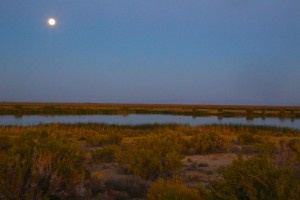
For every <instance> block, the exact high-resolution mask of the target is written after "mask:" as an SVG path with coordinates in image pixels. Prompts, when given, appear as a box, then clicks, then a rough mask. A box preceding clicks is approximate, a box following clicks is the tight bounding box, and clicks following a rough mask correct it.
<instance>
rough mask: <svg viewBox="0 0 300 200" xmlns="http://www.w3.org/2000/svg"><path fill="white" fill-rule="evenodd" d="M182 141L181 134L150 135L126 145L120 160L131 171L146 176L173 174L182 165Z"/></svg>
mask: <svg viewBox="0 0 300 200" xmlns="http://www.w3.org/2000/svg"><path fill="white" fill-rule="evenodd" d="M181 141H182V136H181V135H179V134H173V133H164V134H159V135H148V136H146V137H145V138H143V139H141V140H140V141H138V142H136V143H134V144H130V145H128V146H127V147H125V149H124V151H123V152H122V153H121V154H120V156H119V160H120V162H121V163H122V164H125V165H126V166H127V167H128V170H129V171H130V172H132V173H133V174H135V175H138V176H141V177H144V178H148V179H154V178H157V177H168V176H172V175H173V173H174V172H176V171H177V170H178V169H179V168H180V167H181V165H182V163H181V160H182V158H183V156H182V155H181V153H180V152H181V148H182V147H181V146H182V145H181Z"/></svg>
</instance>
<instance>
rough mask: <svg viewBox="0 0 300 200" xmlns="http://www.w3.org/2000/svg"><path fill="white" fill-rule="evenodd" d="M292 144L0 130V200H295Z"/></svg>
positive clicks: (69, 128) (273, 131)
mask: <svg viewBox="0 0 300 200" xmlns="http://www.w3.org/2000/svg"><path fill="white" fill-rule="evenodd" d="M299 141H300V131H299V130H295V129H287V128H275V127H259V126H230V125H222V126H221V125H220V126H218V125H208V126H198V127H192V126H183V125H158V124H157V125H140V126H115V125H98V124H74V125H68V124H58V123H55V124H51V125H41V126H32V127H17V126H6V127H0V199H1V200H2V199H3V200H7V199H108V200H110V199H146V198H148V199H174V198H177V199H208V200H211V199H283V198H285V199H297V198H298V197H299V195H300V176H299V174H300V173H299V172H300V167H299V166H300V165H299V164H300V153H299V152H300V147H299V146H300V142H299ZM174 177H175V178H174ZM180 180H181V181H180Z"/></svg>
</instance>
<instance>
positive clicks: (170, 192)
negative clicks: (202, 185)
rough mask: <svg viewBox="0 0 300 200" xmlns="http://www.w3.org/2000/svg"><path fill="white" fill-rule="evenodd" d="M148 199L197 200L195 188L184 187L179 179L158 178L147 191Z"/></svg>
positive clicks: (197, 195) (198, 197)
mask: <svg viewBox="0 0 300 200" xmlns="http://www.w3.org/2000/svg"><path fill="white" fill-rule="evenodd" d="M147 198H148V200H174V199H176V200H199V199H201V198H200V196H199V194H198V192H197V190H194V189H190V188H187V187H185V186H184V185H183V184H182V183H181V182H180V180H178V179H171V180H164V179H158V180H157V181H155V182H153V183H152V185H151V186H150V188H149V191H148V193H147Z"/></svg>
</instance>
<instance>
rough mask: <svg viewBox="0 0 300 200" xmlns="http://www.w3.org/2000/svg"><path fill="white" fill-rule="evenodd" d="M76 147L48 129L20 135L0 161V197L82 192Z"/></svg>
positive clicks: (63, 196)
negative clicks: (47, 130)
mask: <svg viewBox="0 0 300 200" xmlns="http://www.w3.org/2000/svg"><path fill="white" fill-rule="evenodd" d="M86 174H87V173H86V171H85V169H84V166H83V164H82V155H81V153H80V149H79V148H78V147H77V146H75V145H74V144H71V143H70V142H68V141H67V140H63V139H62V138H60V137H59V136H56V135H51V134H49V133H48V132H32V133H27V134H24V135H22V136H20V137H19V138H18V139H17V140H16V141H15V142H14V144H13V146H12V147H11V148H10V149H9V151H8V152H7V153H5V154H2V159H1V161H0V199H48V198H50V199H66V198H78V197H83V196H84V195H85V192H86V191H85V187H84V184H85V180H86Z"/></svg>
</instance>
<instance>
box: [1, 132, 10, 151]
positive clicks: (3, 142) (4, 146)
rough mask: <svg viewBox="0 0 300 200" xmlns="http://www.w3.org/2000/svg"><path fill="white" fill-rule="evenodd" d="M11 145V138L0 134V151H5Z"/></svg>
mask: <svg viewBox="0 0 300 200" xmlns="http://www.w3.org/2000/svg"><path fill="white" fill-rule="evenodd" d="M11 146H12V141H11V139H10V138H9V137H8V136H6V135H0V151H7V150H8V149H9V148H10V147H11Z"/></svg>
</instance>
